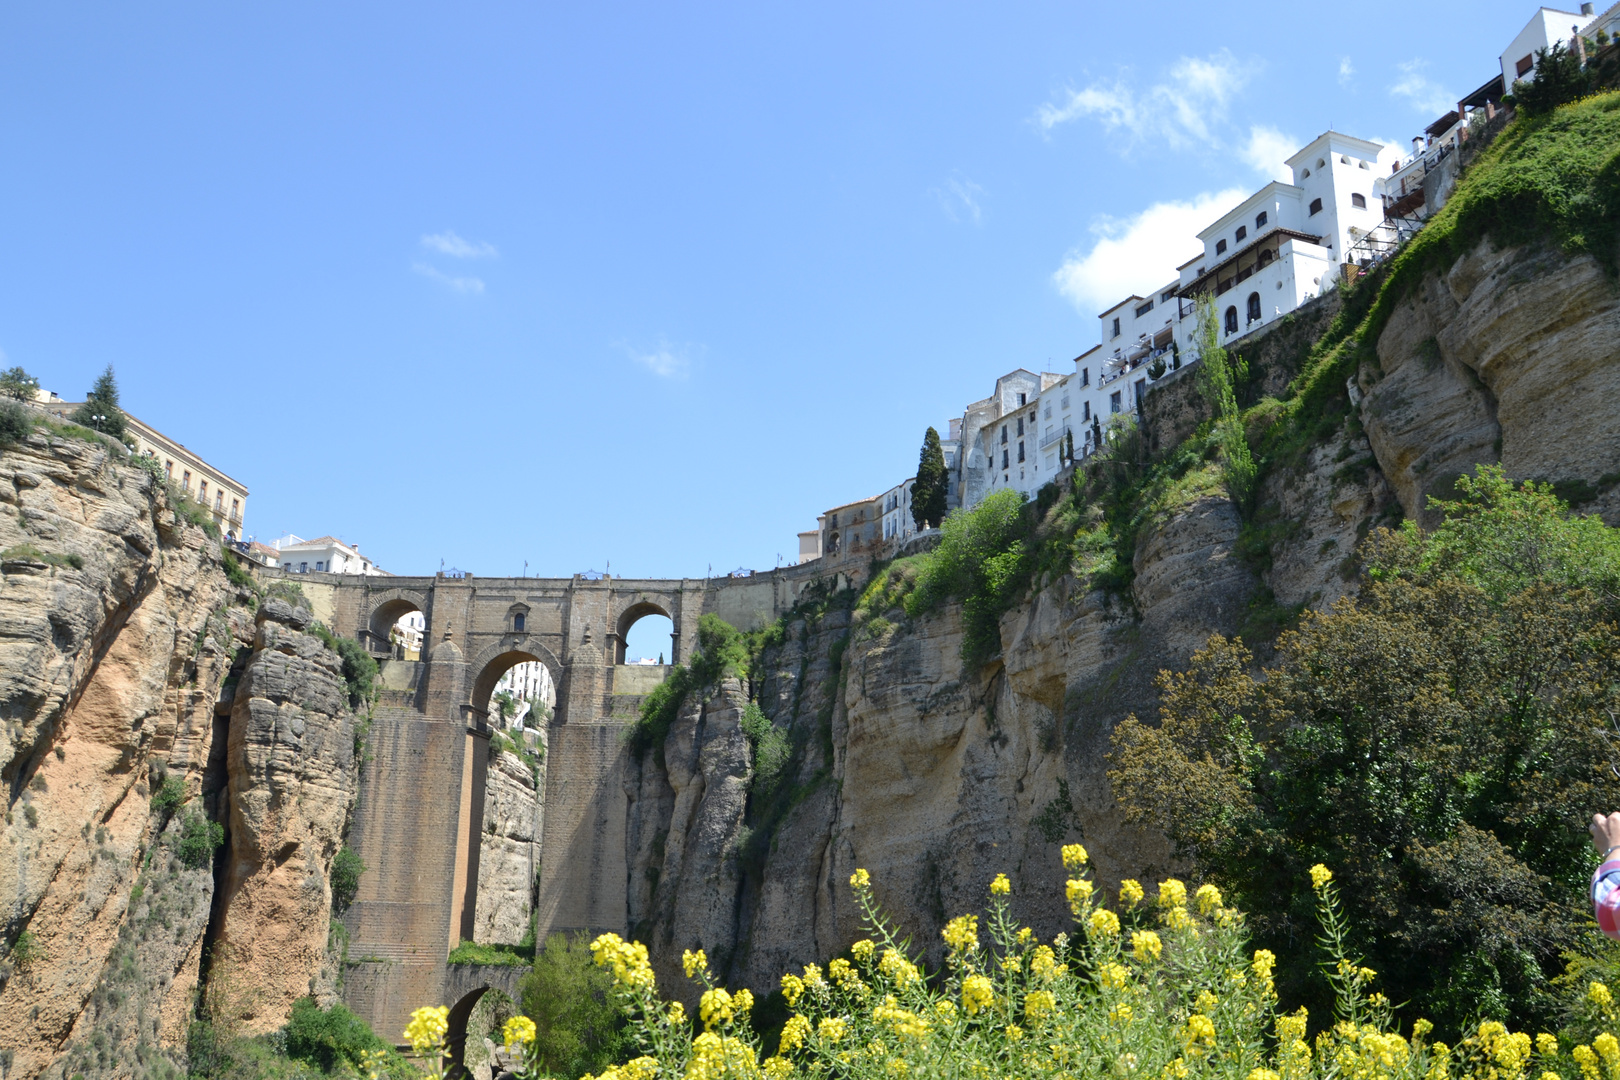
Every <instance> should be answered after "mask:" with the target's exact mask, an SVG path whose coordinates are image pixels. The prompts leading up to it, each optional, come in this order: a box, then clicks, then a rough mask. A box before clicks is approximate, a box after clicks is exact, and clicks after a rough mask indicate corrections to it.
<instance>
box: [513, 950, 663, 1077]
mask: <svg viewBox="0 0 1620 1080" xmlns="http://www.w3.org/2000/svg"><path fill="white" fill-rule="evenodd" d="M612 992H613V980H612V978H611V977H610V976H608V974H607V973H606V972H604V971H602V970H600V969H599V968H597V967H596V966H595V965H594V964H593V963H592V962H591V950H590V947H589V946H588V945H587V943H586V938H585V935H584V934H573V935H570V934H553V935H552V936H551V937H549V938H547V939H546V945H545V948H544V949H542V950H541V951H540V953H539V955H538V956H536V957H535V960H534V969H533V970H532V971H530V972H529V974H528V975H526V976H524V978H523V983H522V986H521V990H520V998H521V1002H522V1007H523V1014H524V1015H525V1016H527V1017H528V1018H529V1019H530V1020H533V1021H534V1026H535V1041H534V1056H535V1057H536V1059H537V1060H538V1063H539V1064H540V1067H541V1068H543V1069H544V1070H545V1071H546V1072H547V1073H549V1074H555V1075H561V1076H579V1075H581V1074H582V1073H586V1072H595V1071H596V1070H597V1069H600V1068H603V1067H605V1066H607V1065H608V1064H610V1063H611V1062H613V1061H615V1060H618V1058H619V1057H620V1056H621V1055H620V1050H621V1047H624V1046H625V1043H624V1037H623V1034H622V1029H623V1026H624V1019H623V1017H622V1016H621V1015H620V1014H619V1009H618V1007H617V1004H616V1003H615V1001H614V1000H613V997H612ZM670 1075H674V1076H679V1075H680V1073H679V1072H676V1073H672V1074H670Z"/></svg>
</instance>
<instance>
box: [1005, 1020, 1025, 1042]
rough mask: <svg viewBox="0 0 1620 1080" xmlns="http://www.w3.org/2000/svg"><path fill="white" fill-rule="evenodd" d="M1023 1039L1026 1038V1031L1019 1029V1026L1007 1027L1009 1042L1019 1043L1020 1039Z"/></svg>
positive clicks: (1009, 1025)
mask: <svg viewBox="0 0 1620 1080" xmlns="http://www.w3.org/2000/svg"><path fill="white" fill-rule="evenodd" d="M1023 1037H1024V1029H1023V1028H1021V1027H1019V1026H1018V1025H1017V1024H1008V1025H1007V1041H1008V1042H1017V1041H1018V1040H1019V1039H1022V1038H1023Z"/></svg>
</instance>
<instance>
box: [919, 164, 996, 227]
mask: <svg viewBox="0 0 1620 1080" xmlns="http://www.w3.org/2000/svg"><path fill="white" fill-rule="evenodd" d="M928 192H929V194H931V195H932V196H934V198H935V199H937V200H938V201H939V208H940V209H941V210H942V211H944V213H945V216H946V217H948V218H950V219H951V220H952V221H961V220H962V219H963V218H964V217H966V218H968V219H970V220H971V221H972V222H973V224H975V225H977V224H979V217H980V214H981V212H982V211H981V210H980V207H979V196H981V195H983V194H984V188H982V187H980V186H979V185H978V184H975V183H974V182H973V181H971V180H969V179H968V178H967V177H965V176H961V175H957V176H953V177H951V178H950V179H949V180H947V181H945V186H944V187H942V188H938V187H936V188H929V189H928Z"/></svg>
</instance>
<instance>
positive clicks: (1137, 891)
mask: <svg viewBox="0 0 1620 1080" xmlns="http://www.w3.org/2000/svg"><path fill="white" fill-rule="evenodd" d="M1145 895H1146V894H1145V893H1143V892H1142V883H1141V882H1140V881H1137V880H1136V879H1135V878H1126V879H1125V880H1124V881H1122V882H1120V883H1119V902H1120V903H1121V904H1123V905H1124V906H1126V907H1133V906H1135V905H1136V904H1140V903H1141V902H1142V897H1143V896H1145Z"/></svg>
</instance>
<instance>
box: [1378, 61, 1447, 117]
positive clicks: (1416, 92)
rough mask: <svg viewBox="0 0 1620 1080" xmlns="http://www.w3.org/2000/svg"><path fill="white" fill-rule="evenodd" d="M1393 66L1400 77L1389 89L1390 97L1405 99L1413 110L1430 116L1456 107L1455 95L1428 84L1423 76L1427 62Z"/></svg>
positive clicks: (1435, 85)
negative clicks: (1398, 71) (1397, 70)
mask: <svg viewBox="0 0 1620 1080" xmlns="http://www.w3.org/2000/svg"><path fill="white" fill-rule="evenodd" d="M1395 66H1396V67H1397V68H1399V69H1400V72H1401V77H1400V78H1399V79H1398V80H1396V82H1395V85H1394V86H1391V87H1390V88H1389V92H1390V95H1391V96H1392V97H1403V98H1406V99H1407V100H1408V101H1409V102H1411V103H1412V107H1413V108H1415V109H1417V110H1418V111H1419V112H1425V113H1429V114H1431V115H1432V114H1435V113H1448V112H1450V111H1451V110H1452V109H1455V108H1456V107H1457V95H1456V94H1453V93H1452V92H1451V91H1449V90H1447V89H1446V88H1445V87H1443V86H1439V85H1437V84H1435V83H1432V82H1430V81H1429V78H1428V76H1426V75H1424V74H1423V69H1424V68H1426V67H1428V66H1429V62H1428V61H1427V60H1408V61H1406V62H1405V63H1404V64H1396V65H1395Z"/></svg>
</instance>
